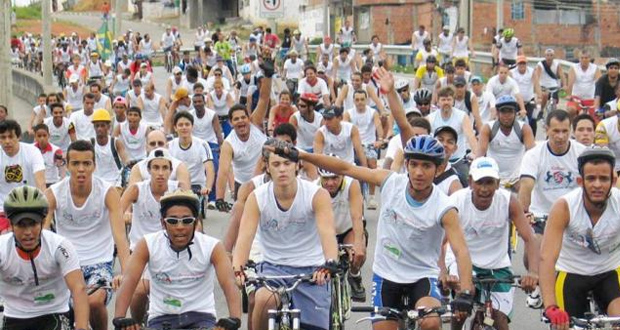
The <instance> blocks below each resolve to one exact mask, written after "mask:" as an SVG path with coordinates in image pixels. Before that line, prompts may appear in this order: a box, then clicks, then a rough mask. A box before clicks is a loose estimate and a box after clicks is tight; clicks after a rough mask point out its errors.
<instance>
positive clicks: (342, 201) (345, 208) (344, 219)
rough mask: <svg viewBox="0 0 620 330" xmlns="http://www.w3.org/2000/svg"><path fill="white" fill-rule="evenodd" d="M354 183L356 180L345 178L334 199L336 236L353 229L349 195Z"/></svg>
mask: <svg viewBox="0 0 620 330" xmlns="http://www.w3.org/2000/svg"><path fill="white" fill-rule="evenodd" d="M353 181H355V179H353V178H350V177H348V176H344V177H343V179H342V185H341V186H340V189H339V190H338V193H337V194H336V196H335V197H332V209H333V210H334V226H335V227H336V235H340V234H344V233H345V232H346V231H347V230H349V229H351V228H353V223H352V222H351V207H350V204H349V196H350V195H349V194H350V190H351V183H353ZM319 185H320V179H319Z"/></svg>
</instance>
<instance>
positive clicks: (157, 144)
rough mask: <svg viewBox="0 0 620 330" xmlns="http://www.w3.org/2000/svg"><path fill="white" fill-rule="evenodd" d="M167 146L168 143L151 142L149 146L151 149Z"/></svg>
mask: <svg viewBox="0 0 620 330" xmlns="http://www.w3.org/2000/svg"><path fill="white" fill-rule="evenodd" d="M165 145H166V142H164V141H151V142H149V146H151V147H163V146H165Z"/></svg>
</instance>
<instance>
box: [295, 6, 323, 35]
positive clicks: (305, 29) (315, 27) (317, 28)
mask: <svg viewBox="0 0 620 330" xmlns="http://www.w3.org/2000/svg"><path fill="white" fill-rule="evenodd" d="M324 16H325V10H324V9H323V7H316V8H310V7H307V8H306V10H305V11H303V12H302V13H301V16H300V17H299V30H300V31H301V33H302V35H303V36H305V37H308V38H314V37H323V35H324V34H325V33H326V32H325V28H324V27H323V25H324V24H325V20H324Z"/></svg>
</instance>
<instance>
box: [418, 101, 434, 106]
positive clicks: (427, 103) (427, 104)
mask: <svg viewBox="0 0 620 330" xmlns="http://www.w3.org/2000/svg"><path fill="white" fill-rule="evenodd" d="M418 105H419V106H421V107H422V106H429V105H431V103H430V102H425V103H418Z"/></svg>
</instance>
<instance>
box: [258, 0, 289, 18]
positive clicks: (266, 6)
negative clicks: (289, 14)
mask: <svg viewBox="0 0 620 330" xmlns="http://www.w3.org/2000/svg"><path fill="white" fill-rule="evenodd" d="M259 1H260V17H261V18H282V17H284V0H259Z"/></svg>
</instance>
